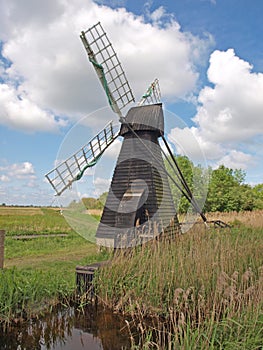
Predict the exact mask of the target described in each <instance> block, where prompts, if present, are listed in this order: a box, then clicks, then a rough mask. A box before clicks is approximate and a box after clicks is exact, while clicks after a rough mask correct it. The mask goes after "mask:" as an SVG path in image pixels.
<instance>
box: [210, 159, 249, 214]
mask: <svg viewBox="0 0 263 350" xmlns="http://www.w3.org/2000/svg"><path fill="white" fill-rule="evenodd" d="M244 179H245V173H244V171H243V170H233V169H230V168H227V167H225V166H224V165H220V166H219V167H218V169H216V170H213V171H212V173H211V179H210V184H209V190H208V196H207V201H206V205H205V210H206V211H226V212H228V211H240V210H242V206H243V203H242V199H243V201H244V196H242V195H243V194H245V193H247V192H248V190H249V188H248V187H247V186H244V185H243V186H242V182H243V181H244ZM247 205H249V206H250V207H251V203H250V204H247Z"/></svg>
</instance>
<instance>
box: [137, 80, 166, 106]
mask: <svg viewBox="0 0 263 350" xmlns="http://www.w3.org/2000/svg"><path fill="white" fill-rule="evenodd" d="M160 102H161V90H160V85H159V80H158V79H155V80H154V81H153V82H152V83H151V85H150V86H149V87H148V89H147V91H146V92H145V94H144V95H143V96H142V98H141V100H140V102H139V103H138V106H143V105H147V104H155V103H160Z"/></svg>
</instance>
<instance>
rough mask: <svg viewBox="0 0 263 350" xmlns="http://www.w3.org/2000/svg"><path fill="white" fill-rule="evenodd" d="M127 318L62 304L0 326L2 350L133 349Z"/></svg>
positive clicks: (96, 309) (90, 307)
mask: <svg viewBox="0 0 263 350" xmlns="http://www.w3.org/2000/svg"><path fill="white" fill-rule="evenodd" d="M130 347H131V345H130V340H129V333H128V330H127V324H126V322H125V320H124V318H122V317H120V316H118V315H115V314H113V313H112V312H111V311H109V310H105V309H100V308H95V307H94V306H88V307H86V308H85V309H83V310H77V309H76V308H74V307H68V308H61V307H60V308H58V309H56V310H54V311H52V312H51V313H48V314H45V315H44V316H41V317H38V318H35V319H30V320H28V321H24V322H23V323H21V324H19V323H18V324H13V323H12V325H11V326H10V327H9V328H8V329H6V330H4V329H0V350H5V349H8V350H9V349H10V350H62V349H63V350H84V349H89V350H102V349H103V350H123V349H130Z"/></svg>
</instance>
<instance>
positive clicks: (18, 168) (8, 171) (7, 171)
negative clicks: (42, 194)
mask: <svg viewBox="0 0 263 350" xmlns="http://www.w3.org/2000/svg"><path fill="white" fill-rule="evenodd" d="M0 172H1V173H2V175H1V181H7V179H9V180H10V179H11V178H12V179H20V180H24V179H26V180H32V179H35V178H36V176H35V170H34V167H33V164H32V163H30V162H22V163H13V164H8V165H4V166H1V167H0Z"/></svg>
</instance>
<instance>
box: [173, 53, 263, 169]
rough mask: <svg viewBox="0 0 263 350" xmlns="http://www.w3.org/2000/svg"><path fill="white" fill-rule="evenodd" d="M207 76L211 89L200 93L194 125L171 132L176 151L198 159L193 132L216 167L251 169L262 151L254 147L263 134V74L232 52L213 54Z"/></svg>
mask: <svg viewBox="0 0 263 350" xmlns="http://www.w3.org/2000/svg"><path fill="white" fill-rule="evenodd" d="M207 76H208V80H209V82H210V83H211V86H205V87H204V88H203V89H202V90H201V91H200V93H199V96H198V102H199V106H198V109H197V114H196V116H195V117H194V118H193V121H194V123H195V126H193V127H191V128H188V127H185V128H182V129H178V128H177V129H174V130H173V131H172V133H171V135H173V136H174V138H175V139H176V140H177V142H178V143H179V145H181V146H179V147H177V151H178V153H180V154H187V155H188V156H189V157H190V158H195V157H196V151H197V149H198V148H196V146H195V143H194V142H192V138H191V137H189V135H191V133H192V136H193V137H194V138H195V140H196V141H197V143H198V144H199V147H200V148H201V149H202V150H203V151H204V154H205V157H206V158H207V159H208V160H210V164H212V165H213V166H217V165H220V164H224V165H226V166H228V167H231V168H241V169H248V168H249V167H250V166H252V165H253V164H255V159H256V157H257V153H258V152H259V151H258V150H257V148H258V149H259V148H260V145H258V144H257V148H255V147H253V145H254V143H255V140H256V139H260V137H259V136H260V135H262V133H263V118H262V116H263V99H262V91H263V74H262V73H254V72H253V71H252V66H251V65H250V64H249V63H248V62H246V61H244V60H242V59H241V58H239V57H237V56H236V55H235V52H234V50H233V49H229V50H227V51H218V50H217V51H214V52H213V53H212V54H211V57H210V66H209V69H208V72H207ZM246 148H247V149H248V150H247V152H246V151H244V150H245V149H246ZM249 149H250V151H249ZM252 149H254V150H253V152H251V150H252Z"/></svg>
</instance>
